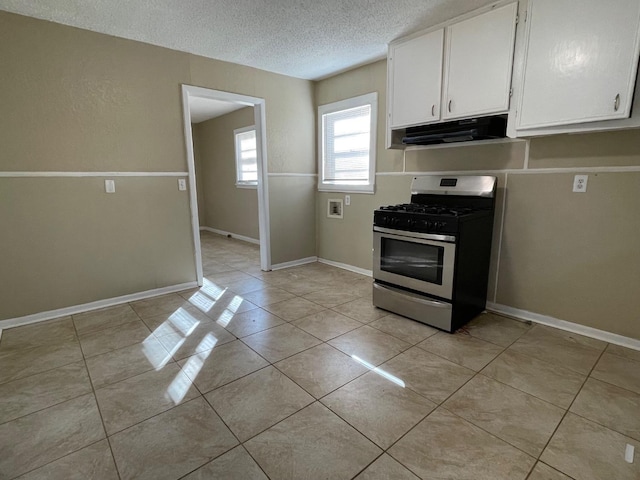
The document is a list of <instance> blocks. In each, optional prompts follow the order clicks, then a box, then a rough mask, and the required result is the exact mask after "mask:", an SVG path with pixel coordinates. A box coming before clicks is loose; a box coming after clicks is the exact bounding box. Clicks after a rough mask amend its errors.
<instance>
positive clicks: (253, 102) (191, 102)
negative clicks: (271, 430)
mask: <svg viewBox="0 0 640 480" xmlns="http://www.w3.org/2000/svg"><path fill="white" fill-rule="evenodd" d="M207 102H209V104H210V105H211V106H212V108H214V109H215V108H218V107H220V108H222V107H224V104H227V105H228V106H229V108H231V110H235V109H239V108H244V107H253V114H254V125H255V141H256V143H255V145H256V152H255V155H256V170H257V175H256V176H257V195H258V232H259V242H260V269H261V270H263V271H269V270H271V245H270V226H269V195H268V192H269V188H268V176H267V149H266V125H265V100H264V99H262V98H257V97H249V96H246V95H239V94H235V93H229V92H223V91H219V90H211V89H208V88H202V87H194V86H191V85H182V109H183V120H184V136H185V142H186V152H187V173H188V178H189V202H190V210H191V225H192V230H193V239H194V250H195V264H196V277H197V282H198V285H200V286H202V284H203V268H202V247H201V244H200V220H199V215H198V194H197V188H196V162H195V154H194V143H193V131H192V126H191V123H192V117H193V115H194V112H192V109H193V110H194V111H197V110H200V109H199V106H202V105H205V104H207ZM214 105H217V106H218V107H214ZM205 110H206V108H205ZM230 208H233V205H230Z"/></svg>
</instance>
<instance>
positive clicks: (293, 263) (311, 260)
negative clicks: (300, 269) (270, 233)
mask: <svg viewBox="0 0 640 480" xmlns="http://www.w3.org/2000/svg"><path fill="white" fill-rule="evenodd" d="M317 261H318V257H307V258H299V259H298V260H292V261H290V262H284V263H277V264H275V265H271V270H282V269H283V268H289V267H297V266H298V265H306V264H307V263H314V262H317Z"/></svg>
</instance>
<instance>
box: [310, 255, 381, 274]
mask: <svg viewBox="0 0 640 480" xmlns="http://www.w3.org/2000/svg"><path fill="white" fill-rule="evenodd" d="M318 261H319V262H320V263H325V264H327V265H331V266H332V267H338V268H342V269H344V270H349V271H350V272H354V273H359V274H360V275H366V276H367V277H373V272H372V271H371V270H365V269H364V268H360V267H354V266H353V265H348V264H346V263H340V262H334V261H333V260H327V259H325V258H319V259H318Z"/></svg>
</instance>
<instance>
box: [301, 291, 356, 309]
mask: <svg viewBox="0 0 640 480" xmlns="http://www.w3.org/2000/svg"><path fill="white" fill-rule="evenodd" d="M320 291H322V290H318V291H317V292H320ZM317 292H311V293H308V294H307V295H311V294H312V293H317ZM354 297H355V298H352V299H351V300H347V301H344V302H340V303H336V304H335V305H331V306H327V305H325V304H322V303H320V302H319V301H316V300H311V299H310V298H306V296H301V297H300V298H304V299H305V300H307V301H309V302H313V303H315V304H316V305H320V306H321V307H324V308H326V309H331V308H334V307H339V306H340V305H344V304H345V303H349V302H353V301H355V300H358V299H360V298H362V297H361V296H360V295H354Z"/></svg>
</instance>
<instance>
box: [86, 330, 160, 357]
mask: <svg viewBox="0 0 640 480" xmlns="http://www.w3.org/2000/svg"><path fill="white" fill-rule="evenodd" d="M147 328H148V327H147ZM150 335H153V336H154V338H155V339H156V340H157V339H158V337H157V336H156V335H155V334H153V331H152V332H151V334H150ZM147 338H149V337H147ZM145 340H146V338H145ZM143 343H144V340H143V341H141V342H137V343H132V344H131V345H125V346H124V347H120V348H116V349H115V350H110V351H108V352H104V353H99V354H98V355H92V356H90V357H87V358H90V359H97V358H99V357H102V356H104V355H109V354H113V353H116V352H119V351H120V350H124V349H125V348H131V347H133V346H134V345H142V344H143ZM158 343H160V342H158ZM160 346H161V347H162V348H163V349H164V350H165V352H167V355H169V353H170V352H169V350H167V347H165V346H164V345H163V344H161V343H160Z"/></svg>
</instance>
